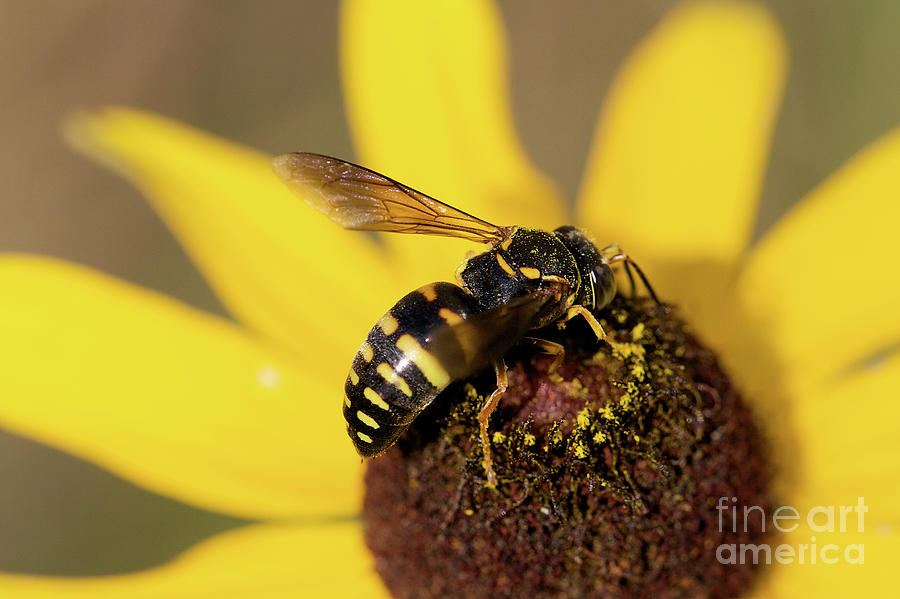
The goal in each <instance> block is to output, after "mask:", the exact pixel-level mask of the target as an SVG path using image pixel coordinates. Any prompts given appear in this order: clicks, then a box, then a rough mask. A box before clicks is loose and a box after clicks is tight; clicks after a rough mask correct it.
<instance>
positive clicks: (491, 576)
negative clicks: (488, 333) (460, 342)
mask: <svg viewBox="0 0 900 599" xmlns="http://www.w3.org/2000/svg"><path fill="white" fill-rule="evenodd" d="M601 316H605V317H606V318H605V320H601V323H602V325H603V327H604V329H605V331H606V332H607V334H608V336H609V338H610V339H611V343H610V344H605V343H604V344H602V345H599V346H598V345H597V343H596V341H595V340H594V339H593V336H592V335H591V334H590V332H589V331H588V330H586V329H587V327H585V330H581V329H579V327H580V323H579V324H578V325H576V324H571V325H570V326H569V327H568V329H566V330H565V331H563V332H562V333H558V332H557V333H556V335H557V338H556V341H558V342H561V343H563V344H564V345H565V346H566V348H567V354H566V357H565V360H564V362H563V363H562V365H561V366H560V367H559V368H558V370H557V371H556V372H548V367H549V366H550V363H551V359H550V358H548V357H546V356H542V355H540V354H536V353H534V352H533V349H532V350H528V349H527V348H522V349H517V350H514V351H513V352H512V353H511V354H509V355H508V356H507V357H506V361H507V363H508V365H509V367H510V369H509V388H508V390H507V392H506V394H505V395H504V396H503V398H502V401H501V403H500V405H499V406H498V408H497V410H496V411H495V412H494V414H493V416H492V417H491V421H490V432H491V436H492V439H491V441H492V442H491V446H492V451H493V464H494V471H495V472H496V475H497V480H498V485H497V487H496V488H490V487H489V486H488V485H487V484H486V483H487V480H486V477H485V472H484V468H483V464H482V447H481V442H480V437H479V424H478V412H479V410H480V408H481V406H482V404H483V402H484V400H485V397H486V396H488V395H490V393H491V391H492V390H493V385H494V377H493V374H492V373H491V372H487V373H485V374H484V375H482V376H479V377H474V378H472V379H469V380H467V381H463V382H459V383H454V384H453V385H451V386H450V387H449V388H448V389H447V390H446V391H445V392H444V393H443V394H441V395H440V396H439V398H438V399H437V400H436V401H435V403H434V404H433V405H432V406H431V407H429V408H428V409H427V410H426V411H425V412H424V413H423V414H422V415H421V416H420V417H419V418H418V419H416V421H415V422H414V423H413V425H412V426H411V427H410V429H409V430H408V431H407V433H406V434H405V436H404V437H402V438H401V439H400V441H399V442H398V444H397V445H396V446H394V447H393V448H391V449H390V450H389V451H388V452H387V453H386V454H385V455H384V456H382V457H380V458H377V459H375V460H373V461H371V462H370V463H369V467H368V471H367V474H366V486H367V489H366V496H365V503H364V511H363V514H364V521H365V534H366V541H367V543H368V545H369V547H370V548H371V550H372V552H373V553H374V555H375V564H376V568H377V569H378V571H379V573H380V574H381V576H382V578H383V579H384V581H385V583H386V585H387V587H388V589H389V590H390V591H391V593H392V594H393V595H394V596H395V597H397V598H398V599H406V598H409V599H412V598H415V599H429V598H441V599H452V598H456V597H459V598H473V599H483V598H484V597H498V598H500V597H513V598H520V597H529V598H538V599H540V598H544V597H553V598H561V597H572V598H576V597H577V598H595V597H597V598H599V597H691V598H695V597H730V596H736V595H739V594H741V593H742V592H743V591H745V590H746V589H747V588H748V586H749V584H750V583H751V581H752V578H753V574H754V572H755V569H754V567H753V566H752V565H751V563H750V560H748V561H747V562H746V563H743V564H741V563H739V564H731V563H722V562H721V561H720V560H719V559H718V556H717V548H718V547H719V546H721V545H730V544H736V545H737V546H740V545H741V544H758V543H761V542H763V541H764V540H765V539H764V537H765V533H764V532H763V529H762V523H761V522H760V521H759V518H756V519H754V518H752V517H750V518H748V519H747V521H746V522H745V521H744V519H743V517H742V514H743V512H742V511H741V509H740V507H739V506H760V507H761V508H762V510H763V511H764V513H771V512H770V510H769V507H770V506H771V505H772V504H773V499H772V497H771V495H770V492H769V468H768V463H767V462H766V459H765V456H766V454H767V452H766V448H765V446H764V443H763V441H762V438H761V436H760V434H759V431H758V430H757V429H756V428H755V426H754V424H753V421H752V419H751V415H750V413H749V411H748V409H747V407H746V406H745V405H744V404H743V403H742V400H741V397H740V395H739V393H738V392H737V390H736V389H735V388H734V387H733V386H732V384H731V382H730V381H729V379H728V378H727V377H726V375H725V374H724V373H723V372H722V370H721V369H720V368H719V366H718V364H717V361H716V358H715V356H714V355H713V354H712V353H711V352H710V351H709V350H707V349H705V348H704V347H702V346H701V345H700V344H699V343H698V342H697V340H696V339H695V338H694V337H692V336H691V335H690V334H689V333H687V332H686V331H685V328H684V325H683V323H682V322H681V321H680V320H678V319H677V318H676V317H674V316H673V315H672V310H671V308H667V307H660V306H657V305H655V304H653V303H652V302H650V301H645V300H643V299H641V300H630V299H627V298H622V297H617V298H616V299H615V300H614V301H613V303H612V305H611V306H610V308H609V309H607V310H605V311H604V312H603V313H602V314H601ZM541 333H544V331H541ZM551 333H552V332H548V333H547V334H548V335H549V334H551ZM559 335H563V336H562V337H561V338H560V337H559ZM722 497H725V498H727V499H728V503H727V505H729V506H738V508H737V509H735V510H734V511H735V513H736V514H737V515H738V520H737V522H735V523H734V525H733V523H732V518H731V515H732V512H731V511H729V512H728V517H727V518H724V519H723V518H722V512H721V511H717V509H716V506H717V504H718V503H719V502H720V498H722ZM758 511H759V510H756V511H751V512H750V513H758ZM722 561H726V560H722Z"/></svg>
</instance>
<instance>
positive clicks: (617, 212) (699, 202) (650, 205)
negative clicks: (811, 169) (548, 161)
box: [579, 2, 786, 317]
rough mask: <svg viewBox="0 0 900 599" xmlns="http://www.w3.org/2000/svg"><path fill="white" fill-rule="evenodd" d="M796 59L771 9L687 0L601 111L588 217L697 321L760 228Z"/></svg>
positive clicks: (587, 192) (587, 186)
mask: <svg viewBox="0 0 900 599" xmlns="http://www.w3.org/2000/svg"><path fill="white" fill-rule="evenodd" d="M785 64H786V51H785V47H784V42H783V40H782V38H781V35H780V32H779V29H778V27H777V25H776V24H775V23H774V22H773V20H772V17H771V16H770V14H769V13H768V11H767V10H765V9H764V8H762V7H761V6H759V5H755V4H749V3H742V2H691V3H684V4H682V5H681V6H679V7H678V8H676V9H675V10H673V11H672V13H671V14H670V15H669V16H668V17H666V19H665V20H663V22H662V23H661V24H660V25H658V26H657V27H656V29H655V30H654V31H653V32H652V33H650V35H649V36H648V37H647V38H646V39H645V40H644V41H643V42H642V43H641V44H640V45H639V46H638V48H637V49H636V50H635V51H634V52H633V54H632V55H631V57H630V58H629V59H628V61H627V62H626V63H625V65H624V66H623V68H622V70H621V72H620V73H619V75H618V76H617V78H616V80H615V81H614V83H613V85H612V88H611V91H610V94H609V97H608V99H607V102H606V106H605V108H604V110H603V112H602V114H601V116H600V120H599V122H598V125H597V131H596V134H595V139H594V142H593V148H592V150H591V154H590V158H589V160H588V162H587V169H586V172H585V178H584V181H583V185H582V189H581V194H580V197H579V222H580V223H582V224H583V225H585V226H586V227H587V228H589V229H590V230H592V231H593V232H594V233H595V234H596V235H598V237H602V240H599V241H602V242H604V243H611V242H617V243H619V244H620V245H621V246H622V247H623V248H624V249H625V251H627V252H629V253H630V254H631V255H632V256H633V257H635V259H636V260H637V261H638V262H639V263H640V264H642V265H644V268H645V270H647V271H648V275H649V276H650V277H651V280H652V281H653V283H654V285H655V286H656V287H657V291H659V292H661V294H662V295H663V296H664V297H665V298H668V299H671V300H673V301H677V302H678V303H679V304H682V305H684V304H688V305H687V306H686V309H687V310H688V312H690V313H691V316H692V317H693V316H698V317H703V316H704V315H703V314H702V312H703V311H704V310H706V309H714V308H715V301H716V300H718V297H714V298H710V296H711V295H712V294H713V291H714V290H713V289H710V288H708V286H709V285H710V284H711V282H710V281H709V278H710V277H711V276H713V275H720V278H721V277H724V276H725V275H724V274H723V273H722V272H721V271H722V270H724V269H725V268H727V267H728V266H729V265H730V264H731V263H732V261H733V260H734V259H735V258H736V257H737V256H738V255H739V253H740V252H741V251H742V250H743V249H744V247H745V244H746V243H747V240H748V236H749V235H750V232H751V231H752V228H753V220H754V214H755V209H756V204H757V198H758V195H759V191H760V187H761V183H762V179H763V171H764V167H765V162H766V157H767V155H768V148H769V142H770V139H771V136H772V128H773V123H774V120H775V114H776V109H777V107H778V103H779V99H780V96H781V90H782V86H783V80H784V72H785ZM721 282H722V281H721V280H719V281H717V283H719V284H721ZM703 296H706V297H703ZM710 299H712V301H710ZM704 300H706V301H704Z"/></svg>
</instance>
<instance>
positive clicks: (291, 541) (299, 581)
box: [0, 522, 389, 599]
mask: <svg viewBox="0 0 900 599" xmlns="http://www.w3.org/2000/svg"><path fill="white" fill-rule="evenodd" d="M0 596H3V597H15V598H16V599H106V598H109V599H144V598H146V599H200V598H203V597H207V598H209V599H213V598H216V599H222V598H225V597H235V598H237V597H240V598H251V597H252V598H253V599H282V598H283V599H289V598H290V599H294V598H298V597H309V598H314V597H340V598H341V599H389V595H388V593H387V591H386V590H385V589H384V586H383V585H382V583H381V581H380V580H379V578H378V576H377V575H376V574H375V568H374V564H373V560H372V557H371V555H369V553H368V551H367V550H366V548H365V545H364V544H363V540H362V533H361V529H360V525H359V523H358V522H336V523H332V524H317V525H310V526H302V527H301V526H273V525H259V526H248V527H244V528H241V529H238V530H234V531H231V532H227V533H224V534H221V535H218V536H216V537H213V538H212V539H210V540H207V541H205V542H203V543H201V544H199V545H197V546H196V547H194V548H192V549H190V550H189V551H187V552H185V553H184V554H183V555H181V556H180V557H178V558H177V559H175V560H174V561H173V562H171V563H169V564H167V565H165V566H162V567H159V568H154V569H152V570H146V571H143V572H137V573H134V574H124V575H115V576H92V577H85V578H42V577H37V576H18V575H13V574H0Z"/></svg>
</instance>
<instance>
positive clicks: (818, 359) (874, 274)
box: [734, 129, 900, 391]
mask: <svg viewBox="0 0 900 599" xmlns="http://www.w3.org/2000/svg"><path fill="white" fill-rule="evenodd" d="M898 198H900V129H898V130H896V131H894V132H893V133H891V134H889V135H887V136H885V137H884V138H882V139H881V140H879V141H878V142H876V143H874V144H872V145H871V146H870V147H868V148H867V149H865V150H864V151H862V152H861V153H860V154H858V155H857V156H856V157H854V158H853V159H852V160H851V161H850V162H849V163H848V164H847V165H845V166H844V167H843V168H841V170H840V171H838V172H837V173H836V174H834V175H833V176H832V177H831V178H829V179H828V180H827V181H826V182H825V183H823V184H822V185H820V186H819V187H818V188H817V189H816V190H814V191H813V192H812V193H811V194H810V196H809V197H808V198H806V199H805V200H804V201H803V202H802V203H801V204H799V205H798V206H796V207H795V208H794V209H793V210H791V212H790V214H788V215H787V216H786V217H785V218H783V219H782V220H781V221H780V222H779V223H778V225H777V226H776V227H775V228H774V229H773V230H772V231H771V232H770V233H769V234H768V235H767V236H766V237H765V238H764V239H763V240H762V242H761V243H760V244H759V246H758V247H757V248H756V249H755V250H754V251H753V252H752V254H751V256H750V257H749V259H748V263H747V265H746V268H745V270H744V271H743V273H742V275H741V277H740V279H739V282H738V293H739V297H740V300H741V302H742V303H743V305H744V307H745V308H746V309H747V310H748V311H749V314H750V317H751V318H752V320H751V321H750V322H749V323H743V324H745V325H749V326H752V328H753V329H755V330H756V331H759V332H760V333H762V334H764V335H765V336H766V338H767V339H768V340H769V342H770V343H771V346H772V350H773V353H774V356H773V357H774V358H775V360H777V362H778V363H779V364H780V365H781V366H782V367H783V368H784V369H785V373H786V375H787V379H786V382H787V384H788V387H789V389H790V390H791V391H797V390H801V389H803V388H804V387H806V386H807V385H809V384H812V383H815V384H822V382H823V381H827V380H829V378H830V377H832V376H834V375H835V374H836V373H837V372H838V371H840V370H841V369H843V368H845V367H846V366H848V365H849V364H851V363H853V362H854V361H858V360H862V359H865V358H866V357H868V356H871V355H872V354H874V353H876V352H878V351H880V350H883V349H885V348H886V347H888V346H889V345H891V344H893V343H896V341H897V340H898V339H900V311H898V310H897V298H898V297H900V271H898V269H897V268H896V266H895V264H894V261H895V259H896V257H897V256H898V255H900V235H898V234H897V223H898V222H900V202H898V201H897V199H898ZM734 340H735V341H736V342H738V343H740V341H741V338H740V337H738V336H735V337H734ZM734 350H735V351H734V354H735V355H736V356H739V355H741V354H740V352H741V348H740V347H737V348H734ZM744 357H745V358H746V359H745V360H744V361H745V363H746V364H747V365H748V366H751V365H752V364H753V358H754V357H753V356H744ZM749 375H750V376H755V374H754V373H752V372H749Z"/></svg>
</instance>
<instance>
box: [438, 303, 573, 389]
mask: <svg viewBox="0 0 900 599" xmlns="http://www.w3.org/2000/svg"><path fill="white" fill-rule="evenodd" d="M554 296H555V292H554V291H553V290H550V289H539V290H537V291H534V292H532V293H530V294H528V295H523V296H522V297H517V298H515V299H513V300H511V301H509V302H507V303H506V304H503V305H502V306H498V307H497V308H494V309H492V310H487V311H485V312H479V313H478V314H474V315H472V316H470V317H468V318H466V319H465V320H463V321H462V322H458V323H456V324H452V325H449V326H446V327H441V328H438V329H436V330H434V331H433V332H432V333H431V335H430V337H431V340H430V343H429V350H430V351H431V353H432V354H434V356H435V357H436V358H437V359H438V361H439V362H440V363H441V365H442V366H443V367H444V368H445V369H446V370H447V372H448V374H449V375H450V377H451V378H453V379H457V378H462V377H465V376H468V375H471V374H473V373H475V372H477V371H479V370H481V369H482V368H486V367H487V366H489V365H490V364H491V363H492V362H493V361H494V360H496V359H497V358H499V357H501V356H502V355H503V354H505V353H506V352H508V351H509V350H510V349H511V348H512V347H513V346H514V345H515V344H516V343H518V342H519V341H521V340H522V338H523V337H524V336H525V333H526V332H527V331H528V330H529V329H531V328H532V324H533V323H534V322H535V318H536V317H537V316H538V314H540V312H541V310H543V309H544V308H545V307H546V306H547V304H548V303H549V302H550V301H551V300H552V299H553V298H554Z"/></svg>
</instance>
